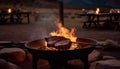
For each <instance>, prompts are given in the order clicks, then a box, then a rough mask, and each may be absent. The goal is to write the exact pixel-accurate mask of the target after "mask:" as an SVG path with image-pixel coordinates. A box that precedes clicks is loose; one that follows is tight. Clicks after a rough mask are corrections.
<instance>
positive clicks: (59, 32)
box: [50, 21, 77, 42]
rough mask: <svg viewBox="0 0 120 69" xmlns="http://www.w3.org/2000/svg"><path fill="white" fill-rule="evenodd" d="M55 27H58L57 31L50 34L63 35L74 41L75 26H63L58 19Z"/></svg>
mask: <svg viewBox="0 0 120 69" xmlns="http://www.w3.org/2000/svg"><path fill="white" fill-rule="evenodd" d="M57 27H58V30H57V31H53V32H51V33H50V35H51V36H63V37H65V38H68V39H70V40H71V41H72V42H76V39H77V37H75V36H74V32H75V28H72V29H71V30H69V29H67V28H65V27H63V25H62V23H61V22H60V21H58V22H57Z"/></svg>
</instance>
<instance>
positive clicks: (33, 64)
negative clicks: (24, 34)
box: [32, 55, 38, 69]
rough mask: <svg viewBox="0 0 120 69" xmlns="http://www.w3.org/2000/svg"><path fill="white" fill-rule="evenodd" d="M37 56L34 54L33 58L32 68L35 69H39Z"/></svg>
mask: <svg viewBox="0 0 120 69" xmlns="http://www.w3.org/2000/svg"><path fill="white" fill-rule="evenodd" d="M37 60H38V59H37V57H36V56H34V55H33V59H32V68H33V69H37Z"/></svg>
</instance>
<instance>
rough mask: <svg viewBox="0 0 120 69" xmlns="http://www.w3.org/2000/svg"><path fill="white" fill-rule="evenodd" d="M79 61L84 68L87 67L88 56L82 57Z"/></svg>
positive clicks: (86, 68)
mask: <svg viewBox="0 0 120 69" xmlns="http://www.w3.org/2000/svg"><path fill="white" fill-rule="evenodd" d="M81 61H82V62H83V63H84V69H89V64H88V56H84V57H82V58H81Z"/></svg>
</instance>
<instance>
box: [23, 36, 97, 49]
mask: <svg viewBox="0 0 120 69" xmlns="http://www.w3.org/2000/svg"><path fill="white" fill-rule="evenodd" d="M77 39H87V40H91V41H93V42H94V43H96V44H97V42H98V41H97V40H96V39H91V38H83V37H78V38H77ZM40 40H45V39H36V40H31V41H28V42H26V43H25V47H26V48H27V49H32V50H38V51H39V50H40V51H73V50H41V49H34V48H32V47H29V46H28V43H30V42H33V41H40ZM90 47H94V46H92V45H91V46H89V47H87V48H90ZM82 49H85V48H81V49H74V50H82Z"/></svg>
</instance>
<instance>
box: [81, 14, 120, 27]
mask: <svg viewBox="0 0 120 69" xmlns="http://www.w3.org/2000/svg"><path fill="white" fill-rule="evenodd" d="M79 16H84V17H86V18H87V19H86V21H84V22H83V23H84V25H83V27H91V24H94V25H95V27H97V26H98V25H99V23H100V22H106V21H109V22H114V21H119V18H120V13H99V14H94V13H92V14H79ZM103 18H107V19H103ZM87 23H88V25H87Z"/></svg>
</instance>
